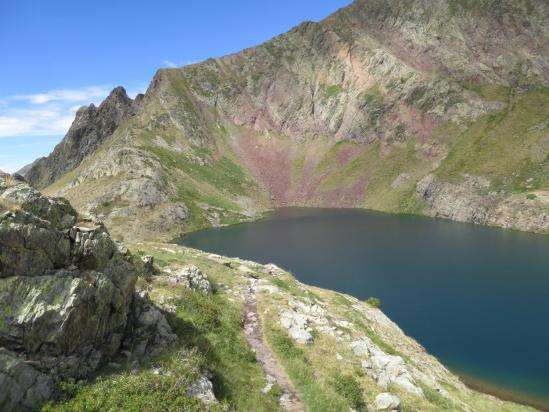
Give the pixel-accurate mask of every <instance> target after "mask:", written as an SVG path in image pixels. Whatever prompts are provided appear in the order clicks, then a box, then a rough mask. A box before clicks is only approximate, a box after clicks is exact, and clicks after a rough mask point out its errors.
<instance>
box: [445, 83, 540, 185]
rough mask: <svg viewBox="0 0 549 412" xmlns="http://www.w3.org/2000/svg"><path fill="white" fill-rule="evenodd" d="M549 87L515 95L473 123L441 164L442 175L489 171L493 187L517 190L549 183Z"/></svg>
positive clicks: (454, 178) (456, 176) (451, 177)
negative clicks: (548, 143)
mask: <svg viewBox="0 0 549 412" xmlns="http://www.w3.org/2000/svg"><path fill="white" fill-rule="evenodd" d="M547 113H549V89H547V88H544V89H537V90H531V91H528V92H524V93H522V94H518V95H516V96H514V97H511V98H510V100H509V102H508V107H507V108H505V109H503V110H501V111H499V112H495V113H491V114H489V115H486V116H484V117H482V118H481V119H479V120H478V121H476V122H474V123H472V124H470V125H468V126H467V127H466V128H465V130H464V131H463V132H462V134H461V135H460V137H459V139H457V141H456V142H455V143H454V144H453V146H452V147H451V149H450V152H449V154H448V157H447V158H446V159H445V160H444V161H443V163H442V164H441V166H440V167H439V168H438V169H437V171H436V174H437V175H438V177H440V178H441V179H442V180H446V181H450V182H460V181H462V180H463V179H464V176H465V175H466V174H469V175H473V176H485V177H488V178H490V180H491V182H492V186H491V188H490V189H491V190H495V191H500V190H503V191H505V192H511V193H523V192H530V191H534V190H539V189H547V188H548V187H549V153H548V150H547V147H544V146H543V144H542V143H540V142H542V139H543V138H544V136H546V135H547V131H548V126H549V121H548V120H549V119H548V117H547Z"/></svg>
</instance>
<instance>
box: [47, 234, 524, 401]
mask: <svg viewBox="0 0 549 412" xmlns="http://www.w3.org/2000/svg"><path fill="white" fill-rule="evenodd" d="M134 249H137V250H139V251H140V252H139V253H147V254H152V255H153V256H154V257H155V262H156V263H157V264H158V265H159V266H160V267H163V266H167V265H188V264H195V265H197V266H198V267H200V268H201V269H202V270H203V272H204V273H205V274H207V275H208V277H209V279H210V280H211V281H212V282H213V283H214V285H215V286H216V292H215V293H214V295H211V296H208V295H205V294H203V293H201V292H196V293H193V292H190V291H189V290H187V289H183V288H181V287H170V286H168V285H167V284H166V283H165V281H163V280H162V279H161V278H158V279H157V280H156V281H155V282H154V288H153V291H152V292H151V298H152V299H153V300H155V301H157V302H158V301H166V302H168V303H169V304H173V305H175V306H176V312H175V313H174V314H173V315H170V317H169V321H170V323H171V325H172V326H173V328H174V330H175V332H177V334H178V336H179V337H180V339H179V341H178V342H177V343H176V344H174V345H173V346H172V347H171V348H169V349H168V350H166V351H165V352H164V353H163V354H161V355H160V356H159V357H158V358H156V359H153V360H152V361H150V362H149V363H147V364H144V365H143V366H142V367H141V369H140V370H139V371H138V372H137V373H128V372H126V371H124V370H112V369H111V370H106V371H103V372H102V373H100V374H99V376H97V377H96V378H94V379H91V380H90V381H88V382H83V383H80V384H78V385H68V386H65V391H64V398H63V399H62V401H61V402H60V403H57V404H50V405H48V406H47V407H46V408H45V410H46V411H48V412H55V411H73V410H77V411H93V410H123V411H137V410H140V411H141V410H145V411H147V410H148V411H155V410H200V405H199V404H198V403H196V402H194V401H193V400H191V399H188V398H187V396H186V393H185V388H186V385H188V384H189V383H190V382H192V381H193V380H194V379H196V376H198V372H199V371H201V370H203V369H208V370H209V371H211V372H212V374H213V379H212V380H213V383H214V390H215V393H216V396H217V398H218V399H219V400H220V401H221V406H220V407H219V408H218V407H217V406H214V407H213V409H212V410H221V409H222V407H223V405H228V406H229V407H230V408H231V409H232V408H234V409H235V410H238V411H276V410H279V406H278V404H277V398H278V396H279V391H278V389H277V387H276V386H275V388H273V389H272V390H271V391H270V392H269V393H267V394H264V393H262V391H261V390H262V389H263V387H264V386H265V381H264V376H263V371H262V368H261V366H260V365H259V364H258V363H257V361H256V360H255V357H254V354H253V353H252V352H251V351H250V349H249V347H248V346H247V344H246V341H245V338H244V334H243V332H242V329H241V320H242V318H243V313H244V312H243V305H242V301H241V300H240V297H239V296H240V295H239V293H240V291H243V290H245V289H247V287H248V277H247V276H248V275H247V274H244V273H243V272H240V271H239V270H238V268H239V267H240V265H242V264H245V265H246V266H248V267H249V268H251V269H252V270H253V274H254V276H255V277H257V278H260V279H263V281H264V282H267V284H270V285H273V286H276V287H277V288H278V290H279V292H277V293H273V294H269V293H265V292H261V293H259V294H258V313H259V314H260V316H261V319H262V323H263V327H264V334H265V338H266V340H267V342H268V344H269V345H270V346H271V348H272V350H273V351H274V353H275V354H276V355H277V356H278V358H279V359H280V361H281V362H282V364H283V366H284V368H285V370H286V371H287V373H288V375H289V376H290V378H291V380H292V382H293V384H294V386H295V387H296V388H297V390H298V392H299V394H300V396H301V398H302V400H303V402H304V403H305V404H306V405H307V407H308V408H309V410H311V411H348V410H349V408H351V407H352V408H354V409H356V410H365V407H366V404H371V403H372V401H373V399H374V398H375V396H376V395H377V394H378V393H380V392H381V391H382V389H381V388H379V387H378V386H377V385H376V384H375V382H374V381H373V380H372V378H370V377H369V376H367V375H366V374H365V373H364V372H363V369H362V368H361V367H360V360H359V359H357V358H356V357H354V355H353V354H352V352H351V351H350V349H349V347H348V344H347V343H345V341H343V342H342V341H337V340H335V339H334V338H333V337H330V336H329V335H325V334H323V333H319V332H315V333H314V335H315V342H314V343H313V344H312V345H308V346H303V345H297V344H295V343H293V341H291V340H290V339H289V337H288V335H287V334H286V332H285V331H284V330H283V329H281V328H280V326H279V324H278V316H277V315H278V312H279V310H280V309H281V308H283V307H286V305H287V304H288V302H289V301H290V300H296V299H297V300H303V301H306V300H308V299H315V300H317V301H319V302H322V303H323V304H324V305H326V307H327V308H328V312H329V313H330V315H331V316H333V317H335V318H338V319H345V320H346V321H348V322H352V323H353V324H354V327H353V328H354V329H355V330H354V331H353V330H351V329H346V328H344V327H341V328H340V329H341V330H342V331H344V332H345V333H349V334H351V335H353V334H355V333H357V331H358V332H359V333H364V334H365V335H366V336H369V337H370V338H371V339H372V340H373V341H374V342H375V343H376V344H377V345H378V346H379V347H380V348H381V349H382V350H383V351H385V352H386V353H389V354H396V355H401V356H402V357H403V358H404V359H405V360H406V362H407V363H409V362H419V363H421V364H422V365H431V364H432V365H433V366H432V368H433V371H435V370H438V371H439V372H436V373H439V374H442V375H439V379H438V381H439V383H440V384H442V385H443V387H444V388H445V389H446V390H447V391H448V393H449V397H444V396H442V395H441V394H440V393H438V392H437V391H436V390H434V389H432V388H429V387H427V386H425V385H423V390H424V393H425V398H418V397H415V396H412V395H409V394H407V393H404V392H403V391H401V390H399V389H398V388H396V387H391V388H390V391H391V392H393V393H396V394H397V395H398V396H399V397H400V398H401V400H402V403H403V411H415V410H422V411H433V412H435V411H437V412H438V411H442V410H445V411H464V410H466V409H465V407H464V406H463V403H466V404H468V405H469V406H471V407H473V408H474V410H476V411H478V412H484V411H486V412H488V411H493V410H498V411H503V412H511V411H518V412H522V411H524V412H526V411H531V409H530V408H527V407H523V406H519V405H516V404H512V403H508V402H499V401H497V400H494V399H492V398H490V397H486V396H484V395H481V394H479V393H477V392H474V391H471V390H468V389H466V388H464V387H463V386H462V385H461V383H460V382H459V381H457V380H456V378H455V377H453V376H452V375H449V374H447V372H440V371H441V369H440V366H435V365H436V363H435V361H434V359H433V358H431V357H429V356H428V355H426V354H425V353H424V352H422V351H423V350H422V349H421V348H420V347H419V345H417V344H415V343H412V342H411V341H409V340H408V338H404V336H403V335H402V334H401V333H402V332H400V331H399V330H398V329H396V330H395V329H393V328H389V329H384V328H381V329H380V326H379V324H377V323H376V321H374V320H373V319H375V316H374V317H370V315H368V313H370V312H369V311H372V310H373V311H375V309H372V308H370V307H369V305H367V304H365V303H361V302H359V301H358V300H356V299H354V298H352V297H350V296H347V295H343V294H340V293H336V292H332V291H328V290H323V289H318V288H312V287H307V286H305V285H302V284H301V283H299V282H297V281H296V280H295V279H294V278H293V277H292V276H291V275H290V274H288V273H286V274H284V275H282V276H278V277H272V276H269V275H265V273H264V272H263V268H262V266H260V265H256V264H253V263H251V262H243V261H240V260H238V259H222V261H218V259H212V258H210V257H209V255H208V254H206V253H204V252H200V251H196V250H192V249H187V248H182V247H178V246H174V245H166V244H138V245H135V246H134ZM140 282H141V286H144V283H143V281H140ZM357 308H359V309H360V308H362V309H361V310H359V309H357ZM368 308H370V309H368ZM372 315H373V314H372ZM336 354H340V356H342V358H343V360H337V359H336ZM123 365H124V364H123ZM125 366H126V365H124V367H125ZM152 366H154V367H157V368H160V369H161V371H162V374H161V375H154V374H153V373H151V371H150V368H151V367H152ZM423 367H428V366H423ZM433 373H435V372H433Z"/></svg>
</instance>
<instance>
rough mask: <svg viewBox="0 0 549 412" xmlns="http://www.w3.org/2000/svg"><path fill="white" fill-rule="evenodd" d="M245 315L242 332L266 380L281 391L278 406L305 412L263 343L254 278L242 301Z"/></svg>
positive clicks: (287, 379)
mask: <svg viewBox="0 0 549 412" xmlns="http://www.w3.org/2000/svg"><path fill="white" fill-rule="evenodd" d="M244 306H245V309H246V316H245V318H244V325H243V327H244V334H245V335H246V340H247V341H248V343H249V345H250V346H251V347H252V350H253V351H254V352H255V356H256V358H257V360H258V361H259V362H260V363H261V366H262V367H263V370H264V372H265V375H266V377H267V382H273V383H276V384H277V385H278V386H279V387H280V390H281V392H282V396H281V397H280V406H282V407H283V408H284V409H285V410H287V411H289V412H305V411H307V408H306V407H305V405H304V404H303V402H301V399H300V398H299V395H298V394H297V391H296V390H295V388H294V387H293V385H292V383H291V381H290V378H289V377H288V375H287V374H286V371H285V370H284V368H283V367H282V366H281V365H280V363H279V362H278V360H277V358H276V357H275V355H274V353H273V352H272V351H271V349H270V348H269V347H268V345H267V344H266V343H265V340H264V338H263V328H262V327H261V320H260V319H259V315H258V314H257V289H256V285H255V279H250V287H249V289H248V291H247V293H246V300H245V303H244Z"/></svg>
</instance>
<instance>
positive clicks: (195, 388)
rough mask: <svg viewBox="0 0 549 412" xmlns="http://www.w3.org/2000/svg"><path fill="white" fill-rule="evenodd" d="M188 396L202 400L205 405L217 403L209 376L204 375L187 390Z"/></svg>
mask: <svg viewBox="0 0 549 412" xmlns="http://www.w3.org/2000/svg"><path fill="white" fill-rule="evenodd" d="M187 395H188V396H190V397H192V398H196V399H198V400H200V401H201V402H202V403H203V404H204V405H211V404H212V403H214V402H216V401H217V399H216V398H215V394H214V392H213V384H212V382H211V381H210V379H208V376H207V375H203V376H201V377H200V378H198V380H197V381H196V382H194V383H192V384H191V385H190V386H189V387H188V388H187Z"/></svg>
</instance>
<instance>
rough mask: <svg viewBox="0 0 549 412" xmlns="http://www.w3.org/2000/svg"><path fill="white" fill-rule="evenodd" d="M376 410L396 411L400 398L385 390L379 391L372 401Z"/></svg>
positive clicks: (398, 408)
mask: <svg viewBox="0 0 549 412" xmlns="http://www.w3.org/2000/svg"><path fill="white" fill-rule="evenodd" d="M374 405H375V408H376V411H398V410H400V399H398V397H397V396H395V395H392V394H390V393H387V392H383V393H380V394H379V395H377V396H376V399H375V401H374Z"/></svg>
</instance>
